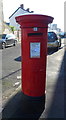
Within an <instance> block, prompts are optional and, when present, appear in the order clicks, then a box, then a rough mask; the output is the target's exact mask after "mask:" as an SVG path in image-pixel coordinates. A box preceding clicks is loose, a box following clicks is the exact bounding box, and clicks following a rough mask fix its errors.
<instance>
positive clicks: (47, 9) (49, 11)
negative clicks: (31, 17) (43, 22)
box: [3, 0, 65, 31]
mask: <svg viewBox="0 0 66 120" xmlns="http://www.w3.org/2000/svg"><path fill="white" fill-rule="evenodd" d="M64 2H65V0H3V12H4V21H6V22H9V17H10V16H11V15H12V13H13V12H15V10H16V9H17V8H18V7H19V6H20V4H24V9H27V8H30V11H34V13H37V14H43V15H49V16H52V17H54V20H53V24H57V27H58V28H61V30H62V31H63V30H64Z"/></svg>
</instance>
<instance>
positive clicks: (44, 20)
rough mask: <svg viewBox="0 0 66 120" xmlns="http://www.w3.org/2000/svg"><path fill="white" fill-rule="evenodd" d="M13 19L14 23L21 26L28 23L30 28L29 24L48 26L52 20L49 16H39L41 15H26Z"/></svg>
mask: <svg viewBox="0 0 66 120" xmlns="http://www.w3.org/2000/svg"><path fill="white" fill-rule="evenodd" d="M15 19H16V22H17V23H19V24H20V25H21V26H24V25H25V24H26V23H28V26H30V23H31V24H32V23H33V24H35V23H37V24H39V23H40V24H49V23H52V21H53V19H54V18H53V17H51V16H47V15H41V14H27V15H21V16H18V17H16V18H15Z"/></svg>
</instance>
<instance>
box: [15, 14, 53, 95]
mask: <svg viewBox="0 0 66 120" xmlns="http://www.w3.org/2000/svg"><path fill="white" fill-rule="evenodd" d="M52 21H53V17H50V16H46V15H36V14H30V15H22V16H18V17H16V22H18V23H19V24H20V26H21V31H22V34H21V36H22V40H21V51H22V52H21V56H22V92H23V93H24V94H25V95H28V96H31V97H41V96H44V95H45V84H46V56H47V30H48V24H49V23H52Z"/></svg>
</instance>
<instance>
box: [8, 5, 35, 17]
mask: <svg viewBox="0 0 66 120" xmlns="http://www.w3.org/2000/svg"><path fill="white" fill-rule="evenodd" d="M20 8H21V9H22V10H24V11H26V12H28V13H33V11H29V8H27V9H26V10H25V9H24V8H23V7H21V6H20V7H19V8H18V9H17V10H16V11H15V12H14V13H13V14H12V15H11V16H10V17H9V19H10V18H11V17H12V16H13V15H14V14H15V13H16V12H17V11H18V10H19V9H20Z"/></svg>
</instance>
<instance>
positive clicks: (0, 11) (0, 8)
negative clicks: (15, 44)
mask: <svg viewBox="0 0 66 120" xmlns="http://www.w3.org/2000/svg"><path fill="white" fill-rule="evenodd" d="M2 33H3V0H0V34H2Z"/></svg>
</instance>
